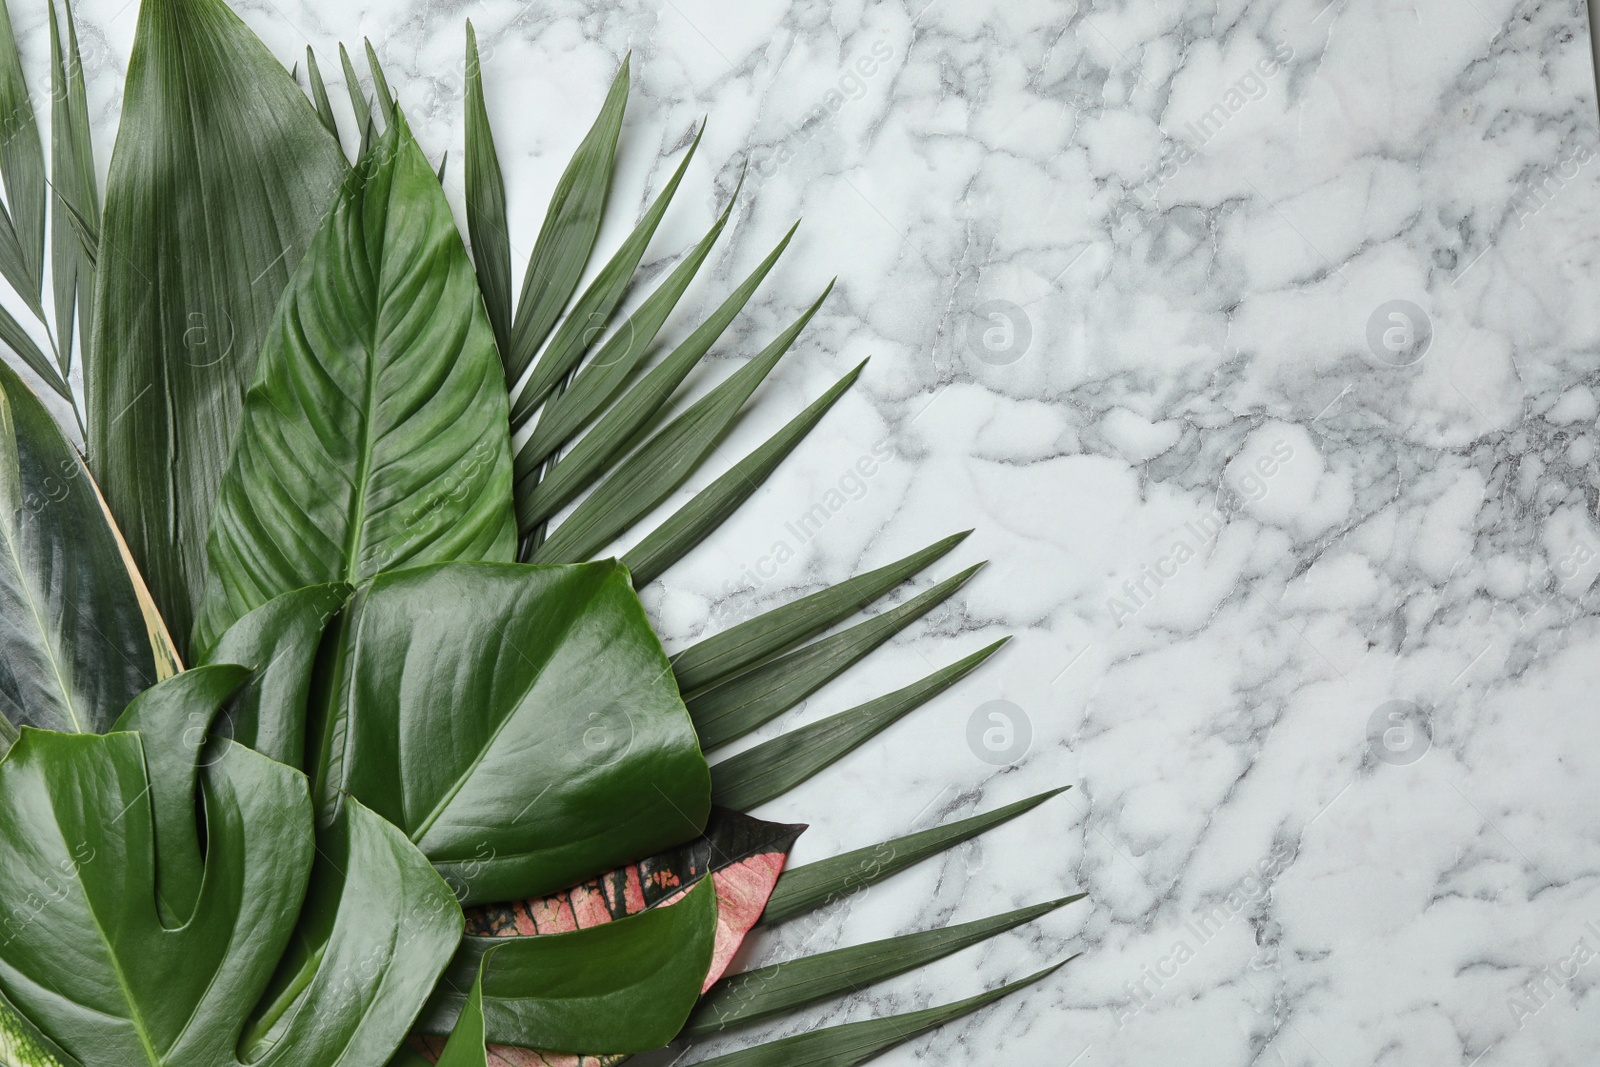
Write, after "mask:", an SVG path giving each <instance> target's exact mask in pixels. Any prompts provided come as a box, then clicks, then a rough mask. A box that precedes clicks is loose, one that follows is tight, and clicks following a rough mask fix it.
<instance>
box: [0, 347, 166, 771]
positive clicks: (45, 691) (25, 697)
mask: <svg viewBox="0 0 1600 1067" xmlns="http://www.w3.org/2000/svg"><path fill="white" fill-rule="evenodd" d="M157 676H158V672H157V669H156V661H155V655H154V652H153V651H152V648H151V644H150V634H149V631H148V630H147V628H146V625H145V618H144V613H143V611H142V610H141V608H140V605H139V599H138V594H137V591H136V587H135V583H134V579H133V578H132V577H131V576H130V575H129V573H128V569H127V566H126V564H125V561H124V558H123V555H122V551H121V548H120V547H119V545H118V542H117V536H116V533H115V531H114V530H113V529H112V528H111V526H110V523H109V522H108V521H107V519H106V515H105V512H104V510H103V509H102V508H101V506H100V499H99V494H98V493H96V492H95V489H94V485H93V483H92V481H91V479H90V477H89V472H88V471H87V470H86V469H85V468H84V466H83V462H82V460H80V459H79V458H78V454H77V452H75V451H74V450H73V448H72V446H71V445H70V444H68V443H67V440H66V438H64V437H62V436H61V431H60V430H59V429H58V428H57V426H56V422H55V419H53V418H52V417H51V415H50V413H49V412H48V411H46V410H45V408H44V405H43V404H41V403H40V402H39V399H38V397H36V396H34V395H33V392H32V391H31V390H29V389H28V387H27V386H26V385H24V384H23V383H22V380H21V379H20V378H18V377H17V376H16V374H15V373H13V372H12V371H11V369H10V368H9V367H6V366H4V365H3V364H0V719H3V720H7V721H8V725H21V724H28V725H32V726H42V727H47V728H49V729H53V730H68V731H89V732H96V733H98V732H100V731H103V730H105V729H106V728H107V727H109V726H110V725H111V724H112V723H113V722H115V721H116V718H117V716H118V715H120V714H121V713H122V709H123V708H125V707H127V705H128V702H129V701H130V700H132V699H133V698H134V697H135V696H137V695H138V694H139V692H140V691H141V690H143V689H144V688H145V687H147V686H149V685H153V684H154V683H155V681H156V679H157ZM0 734H4V735H6V736H0V750H3V748H4V742H5V741H7V740H9V739H10V737H11V736H14V732H12V731H10V730H7V729H6V728H5V727H0Z"/></svg>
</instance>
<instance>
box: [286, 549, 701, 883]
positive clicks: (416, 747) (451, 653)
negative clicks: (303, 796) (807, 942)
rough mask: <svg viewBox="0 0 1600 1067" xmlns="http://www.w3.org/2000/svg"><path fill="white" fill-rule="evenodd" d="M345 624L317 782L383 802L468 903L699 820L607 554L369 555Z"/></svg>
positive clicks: (641, 845)
mask: <svg viewBox="0 0 1600 1067" xmlns="http://www.w3.org/2000/svg"><path fill="white" fill-rule="evenodd" d="M343 632H344V635H345V636H344V640H343V641H342V643H341V645H340V651H339V660H340V662H339V663H337V664H335V665H334V667H333V668H332V670H333V676H334V677H336V678H338V679H339V691H338V692H337V693H336V694H335V698H334V700H333V703H332V710H331V712H330V713H329V715H328V717H327V719H326V722H325V725H324V726H323V727H322V729H321V730H320V731H319V732H318V733H317V734H316V735H315V736H316V737H318V738H320V742H321V747H320V750H319V751H321V752H323V753H326V755H324V756H323V757H322V758H321V759H319V760H318V761H316V766H318V767H319V768H321V774H320V776H319V793H318V796H319V797H320V798H321V799H322V800H323V803H324V805H325V807H328V808H331V807H333V806H336V805H337V803H338V802H339V798H340V797H341V796H342V795H343V794H344V793H349V794H351V795H354V796H356V797H358V798H359V799H361V800H362V801H363V802H364V803H366V804H367V805H368V806H369V807H371V808H373V809H374V810H375V811H377V812H378V813H379V814H380V815H383V816H385V817H386V818H388V819H390V820H391V821H392V822H394V823H395V824H396V825H397V826H399V827H400V828H401V829H402V830H404V831H405V832H406V834H407V835H408V836H410V838H411V839H412V840H413V841H415V842H416V843H417V844H418V846H419V847H420V848H421V849H422V851H423V852H424V853H425V854H426V855H427V856H428V858H429V859H431V860H432V861H433V863H434V866H435V867H436V868H438V870H439V871H440V872H441V873H442V874H443V875H445V877H446V878H447V879H449V881H450V883H451V884H452V885H453V886H455V887H457V890H458V892H459V894H460V896H461V899H462V900H463V902H464V903H467V904H478V903H483V902H485V901H498V900H515V899H518V898H521V897H529V896H535V895H539V894H544V893H551V892H554V891H556V890H558V889H561V888H563V887H566V886H570V885H573V884H575V883H577V882H580V881H582V880H583V879H585V878H589V877H592V876H593V875H595V874H598V873H600V872H603V871H607V870H610V869H612V868H614V867H618V866H621V865H622V864H624V863H628V862H631V861H632V860H634V859H636V858H637V857H639V856H648V855H651V854H653V853H656V852H660V851H663V850H665V849H667V848H671V847H672V846H674V845H677V844H681V843H682V842H684V841H688V840H692V839H693V838H695V837H696V836H698V835H699V834H700V833H701V832H702V830H703V829H704V827H705V822H706V816H707V814H708V812H709V811H710V799H709V792H710V780H709V775H708V772H707V769H706V764H705V757H704V756H702V755H701V754H700V746H699V743H698V742H697V741H696V739H695V736H694V728H693V726H692V725H691V724H690V722H689V715H688V712H687V711H685V710H684V707H683V702H682V700H680V699H679V697H678V693H677V688H676V686H674V685H673V683H672V674H671V670H670V668H669V667H668V665H667V660H666V655H665V653H664V652H663V651H662V650H661V644H660V641H659V640H658V639H657V638H656V636H655V634H654V633H653V632H652V631H651V629H650V625H649V623H648V621H647V620H646V619H645V615H644V609H643V607H642V606H641V605H640V603H639V600H638V597H637V596H636V595H635V594H634V592H633V587H632V585H631V584H630V583H629V581H628V576H627V572H626V571H624V570H623V569H622V568H621V567H619V566H617V564H616V563H615V562H612V561H606V562H603V563H594V564H586V565H583V566H577V567H530V566H526V565H521V564H504V565H503V564H486V563H477V564H474V563H455V564H445V565H440V566H435V567H423V568H417V569H413V570H408V571H400V572H394V573H389V574H384V575H382V576H380V577H379V578H377V579H375V580H374V581H373V582H372V583H371V584H370V585H369V586H368V587H367V588H366V589H364V590H363V591H362V592H360V593H358V594H357V596H356V598H355V600H353V601H352V602H351V606H350V608H349V609H348V610H347V611H346V612H345V615H344V617H343ZM413 753H426V758H413V757H412V754H413Z"/></svg>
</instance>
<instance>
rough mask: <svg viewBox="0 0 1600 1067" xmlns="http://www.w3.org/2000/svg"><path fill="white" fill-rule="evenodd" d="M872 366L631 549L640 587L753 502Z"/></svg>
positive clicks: (628, 557)
mask: <svg viewBox="0 0 1600 1067" xmlns="http://www.w3.org/2000/svg"><path fill="white" fill-rule="evenodd" d="M866 365H867V361H866V360H862V361H861V362H860V363H859V364H857V365H856V368H855V369H854V370H852V371H851V372H850V373H849V374H846V375H845V376H844V377H843V378H840V379H839V380H838V381H837V382H835V383H834V384H833V386H832V387H831V388H830V389H829V390H828V391H827V392H825V393H823V394H822V395H821V396H819V397H817V399H816V400H814V401H812V402H811V403H810V404H809V405H808V406H807V407H806V409H805V410H804V411H802V412H800V414H798V415H796V416H795V417H794V418H792V419H790V420H789V421H788V422H787V423H786V424H785V425H784V427H783V428H782V429H781V430H779V431H778V432H777V433H775V434H773V435H772V436H771V437H769V438H767V440H766V441H764V442H763V443H762V444H761V446H760V447H758V448H757V449H755V451H753V452H751V453H750V454H749V455H748V456H745V457H744V458H743V459H741V460H739V462H737V463H735V464H734V465H733V466H732V467H731V468H730V469H729V470H728V471H727V473H725V474H723V475H722V476H721V477H719V478H717V480H716V481H714V482H712V483H711V484H710V485H708V486H706V487H705V488H704V489H702V490H700V492H698V493H696V494H695V495H694V499H692V500H690V501H689V502H688V503H687V504H685V505H684V506H683V507H681V508H679V509H678V510H677V511H675V512H673V513H672V515H671V516H670V517H668V518H667V520H666V521H665V522H663V523H662V524H661V525H660V526H657V527H656V528H655V529H654V530H651V531H650V533H648V534H647V535H645V536H644V537H643V538H642V539H641V540H640V541H639V543H638V544H636V545H634V546H633V547H632V548H630V549H628V551H627V553H626V554H624V555H623V557H622V562H623V565H624V566H626V567H627V568H628V570H629V572H630V573H631V574H632V575H633V582H634V587H635V588H643V587H644V586H646V585H648V584H650V583H651V582H653V581H655V580H656V578H658V577H660V575H661V573H662V572H663V571H665V570H666V569H667V568H668V567H670V566H672V565H673V564H674V563H676V562H678V560H680V559H682V558H683V557H684V556H685V555H686V554H687V553H688V552H689V550H690V549H692V548H694V546H695V545H697V544H699V543H700V542H701V541H702V540H704V539H705V538H706V537H707V536H708V535H709V534H710V533H711V531H713V530H715V529H716V528H717V527H718V526H721V525H722V524H723V523H724V522H725V521H727V519H728V517H729V516H730V515H732V514H733V513H734V512H735V511H737V510H738V509H739V506H740V505H741V504H743V503H744V502H745V501H746V500H748V499H750V494H752V493H754V492H755V491H756V490H757V489H759V488H761V486H762V484H763V483H764V482H766V480H767V478H769V477H770V476H771V475H772V472H773V471H775V470H777V469H778V464H780V463H782V462H783V461H784V458H785V457H787V456H788V455H789V453H790V452H792V451H793V450H794V447H795V446H796V445H798V444H799V443H800V442H801V441H803V440H805V437H806V435H807V434H809V433H810V432H811V431H812V429H813V428H814V427H815V426H816V425H817V423H818V422H820V421H821V420H822V416H824V415H826V414H827V413H828V409H829V408H831V407H833V404H834V402H835V401H836V400H838V399H839V398H840V397H841V396H843V395H844V392H845V390H846V389H849V388H850V387H851V386H852V385H854V384H855V381H856V378H858V377H859V376H860V374H861V370H862V368H864V367H865V366H866Z"/></svg>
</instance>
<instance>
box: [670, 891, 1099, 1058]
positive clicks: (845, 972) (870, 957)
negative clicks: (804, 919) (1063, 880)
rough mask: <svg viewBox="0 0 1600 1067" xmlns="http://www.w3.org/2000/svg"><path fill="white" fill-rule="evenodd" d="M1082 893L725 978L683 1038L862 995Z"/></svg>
mask: <svg viewBox="0 0 1600 1067" xmlns="http://www.w3.org/2000/svg"><path fill="white" fill-rule="evenodd" d="M1085 895H1086V894H1083V893H1078V894H1075V895H1074V896H1070V897H1062V898H1061V899H1060V900H1051V901H1046V902H1045V903H1043V904H1035V905H1033V906H1032V907H1027V908H1018V909H1017V910H1016V911H1008V912H1006V913H1005V914H1003V915H994V916H990V917H989V918H986V919H978V920H976V921H973V922H967V923H957V924H956V925H954V926H944V927H939V928H936V929H933V930H923V931H920V932H918V933H914V934H905V935H902V936H900V937H891V938H886V939H884V940H882V941H873V942H870V943H868V944H865V945H852V946H851V947H849V948H841V949H836V950H834V951H832V952H820V953H817V954H815V955H812V956H802V957H800V958H799V959H793V960H789V961H787V962H785V963H775V964H772V965H771V966H769V967H759V968H757V969H755V970H752V971H745V972H744V973H742V974H736V975H733V976H731V977H729V978H724V979H723V980H722V981H721V982H718V983H717V984H716V985H715V986H714V987H713V988H712V989H711V990H710V991H709V992H708V993H706V995H705V997H704V998H702V999H701V1001H700V1005H699V1007H697V1008H696V1009H695V1012H694V1016H693V1017H692V1018H691V1019H690V1020H689V1022H688V1024H687V1025H686V1026H685V1027H684V1028H683V1036H684V1037H703V1036H705V1035H707V1034H714V1033H717V1032H719V1031H722V1030H727V1029H729V1028H730V1027H735V1026H748V1025H750V1024H751V1023H756V1022H761V1021H762V1020H764V1019H770V1018H773V1017H774V1016H777V1015H783V1014H785V1013H787V1012H791V1011H796V1010H798V1009H800V1008H804V1007H809V1006H810V1005H812V1004H817V1003H820V1002H822V1001H825V1000H831V999H833V998H835V997H840V996H844V995H846V994H848V993H855V992H859V991H861V990H862V989H865V988H866V987H867V986H870V985H874V984H876V983H878V982H882V981H886V980H888V979H890V978H893V977H895V976H896V975H900V974H905V973H906V972H907V971H911V970H914V969H916V968H918V967H922V966H924V965H926V964H929V963H932V962H933V961H935V960H941V959H943V958H944V957H946V956H948V955H950V954H951V953H953V952H959V951H961V950H962V949H964V948H968V947H970V946H972V945H976V944H979V943H981V942H984V941H987V940H988V939H989V938H991V937H994V936H995V935H996V934H1001V933H1004V932H1005V931H1007V930H1012V929H1015V928H1016V927H1018V926H1021V925H1022V924H1023V923H1029V922H1032V921H1033V920H1035V919H1037V918H1040V917H1041V916H1044V915H1048V914H1049V913H1050V912H1052V911H1055V910H1057V909H1058V908H1062V907H1064V906H1066V905H1068V904H1071V903H1073V902H1075V901H1079V900H1082V899H1083V898H1084V896H1085ZM1068 962H1070V961H1068Z"/></svg>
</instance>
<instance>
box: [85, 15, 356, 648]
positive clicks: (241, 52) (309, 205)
mask: <svg viewBox="0 0 1600 1067" xmlns="http://www.w3.org/2000/svg"><path fill="white" fill-rule="evenodd" d="M347 169H348V165H347V164H346V162H345V159H344V156H343V154H342V153H341V152H340V151H339V146H338V144H337V142H336V141H335V140H334V139H333V137H332V136H331V135H330V134H329V133H328V130H327V128H326V127H325V126H324V125H323V124H322V120H321V119H320V118H318V116H317V113H316V110H315V109H314V108H313V107H311V106H310V104H309V103H308V102H307V100H306V98H305V96H304V94H302V93H301V91H300V89H299V87H298V86H297V85H296V84H295V82H294V80H293V79H292V78H291V77H290V76H289V72H288V71H287V70H286V69H285V68H284V66H283V65H282V64H281V63H279V62H278V60H277V59H275V58H274V57H273V56H272V54H271V53H270V52H268V51H267V49H266V48H265V46H263V45H262V43H261V42H260V41H259V40H257V39H256V37H255V35H254V34H253V33H252V32H251V31H250V30H249V29H248V28H247V27H246V26H245V24H244V23H243V22H242V21H240V19H239V18H238V16H237V15H235V14H234V13H233V12H232V11H230V10H229V9H228V6H227V5H226V4H225V3H223V2H222V0H147V2H145V3H144V4H143V5H142V6H141V7H140V11H139V23H138V28H137V30H136V31H135V36H134V44H133V55H132V58H131V59H130V61H129V65H128V76H127V82H126V87H125V91H124V95H123V105H122V122H121V126H120V127H119V129H118V132H117V142H116V148H115V150H114V151H113V152H112V155H111V169H110V176H109V178H108V181H107V185H106V204H105V217H104V224H103V230H102V244H103V246H104V247H106V248H108V249H115V250H116V254H114V255H105V256H102V257H100V260H99V271H98V273H97V277H96V302H97V304H98V311H97V316H96V321H95V327H94V343H93V344H92V345H91V346H90V349H89V352H88V359H87V360H86V361H85V366H84V371H85V380H86V387H87V393H88V402H89V452H90V458H91V465H92V468H93V470H94V472H95V475H96V476H97V478H98V479H99V481H100V484H101V485H102V486H103V487H104V489H105V493H106V497H107V500H108V501H109V503H110V505H111V510H112V513H113V514H115V515H116V516H117V520H118V522H119V524H120V525H121V527H122V531H123V533H124V534H125V535H126V537H127V541H128V547H129V549H130V550H131V551H132V553H133V558H134V560H135V562H136V563H137V564H138V565H139V567H140V569H141V571H142V572H143V573H144V575H145V577H146V578H147V579H148V581H149V583H150V587H151V592H152V594H153V595H154V597H155V601H156V604H157V605H158V606H159V608H160V609H161V613H162V615H163V616H164V617H165V618H166V621H167V623H168V626H169V628H170V629H171V631H172V633H173V634H174V635H175V637H176V638H177V640H178V641H179V642H180V643H186V641H187V638H188V635H189V630H190V625H191V621H192V619H193V617H194V613H195V611H196V609H197V607H198V604H199V600H200V595H201V592H202V590H203V588H204V578H205V572H206V561H205V537H206V530H207V527H208V526H209V524H210V518H211V508H212V504H213V502H214V501H215V500H216V499H217V488H218V486H219V484H220V483H221V481H222V475H223V471H224V469H225V468H226V465H227V461H228V455H229V450H230V448H231V446H232V444H233V439H234V433H235V430H236V428H237V426H238V422H239V416H240V410H241V407H242V404H243V398H244V393H245V389H246V387H247V386H248V385H249V383H250V382H251V380H252V379H253V378H254V375H255V369H256V357H257V354H258V352H259V351H260V348H261V342H262V339H263V338H264V337H265V336H266V333H267V327H268V325H269V324H270V323H271V321H272V316H273V313H274V311H275V310H276V308H277V306H278V299H279V297H280V295H281V294H282V293H283V290H284V287H285V285H287V283H288V281H289V278H290V276H291V275H292V274H293V272H294V270H295V268H296V266H297V265H298V264H299V262H300V257H301V256H302V255H304V254H305V251H306V247H307V246H308V244H309V243H310V240H311V235H312V233H313V232H314V231H315V229H316V227H317V225H318V223H319V222H320V220H321V219H322V216H323V215H324V213H325V212H326V210H327V208H328V205H329V204H330V203H331V202H332V200H333V197H334V194H335V193H336V191H337V190H338V187H339V184H340V182H341V181H342V180H343V179H344V176H345V173H346V171H347ZM182 651H186V649H183V650H182Z"/></svg>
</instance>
